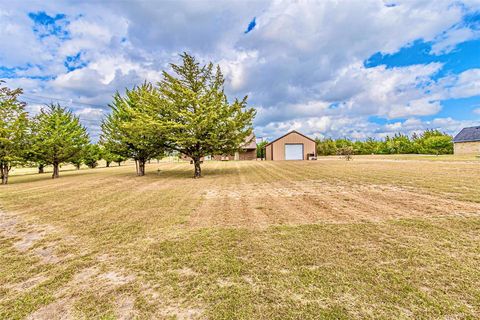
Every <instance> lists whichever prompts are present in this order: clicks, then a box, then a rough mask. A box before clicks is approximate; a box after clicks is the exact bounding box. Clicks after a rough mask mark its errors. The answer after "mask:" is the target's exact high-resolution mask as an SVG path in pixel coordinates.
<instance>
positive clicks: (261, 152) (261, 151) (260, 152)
mask: <svg viewBox="0 0 480 320" xmlns="http://www.w3.org/2000/svg"><path fill="white" fill-rule="evenodd" d="M267 144H268V141H262V142H260V143H258V144H257V158H260V159H262V160H263V159H265V146H266V145H267Z"/></svg>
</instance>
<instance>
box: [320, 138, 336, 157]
mask: <svg viewBox="0 0 480 320" xmlns="http://www.w3.org/2000/svg"><path fill="white" fill-rule="evenodd" d="M315 142H316V144H317V155H320V156H330V155H335V154H337V146H336V144H335V141H333V140H332V139H330V138H328V139H318V138H317V139H315Z"/></svg>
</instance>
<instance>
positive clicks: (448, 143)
mask: <svg viewBox="0 0 480 320" xmlns="http://www.w3.org/2000/svg"><path fill="white" fill-rule="evenodd" d="M316 142H317V154H318V155H320V156H328V155H336V154H342V155H343V154H346V153H350V154H408V153H413V154H436V155H438V154H452V153H453V141H452V136H450V135H448V134H445V133H443V132H440V131H439V130H426V131H424V132H423V133H421V134H413V135H412V136H411V137H409V136H407V135H404V134H401V133H397V134H395V135H394V136H393V137H390V136H387V137H386V138H385V139H382V140H376V139H373V138H368V139H366V140H365V141H352V140H349V139H336V140H333V139H329V138H327V139H316Z"/></svg>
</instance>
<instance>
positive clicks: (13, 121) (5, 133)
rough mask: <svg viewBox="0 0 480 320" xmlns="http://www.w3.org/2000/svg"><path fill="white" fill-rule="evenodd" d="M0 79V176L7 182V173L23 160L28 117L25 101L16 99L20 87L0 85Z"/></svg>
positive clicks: (25, 148)
mask: <svg viewBox="0 0 480 320" xmlns="http://www.w3.org/2000/svg"><path fill="white" fill-rule="evenodd" d="M2 83H3V81H1V80H0V176H1V181H2V182H1V183H2V184H7V183H8V173H9V172H10V169H11V168H12V166H13V165H14V164H15V163H18V162H21V161H23V159H24V157H25V156H26V150H27V135H28V117H27V112H26V111H25V103H23V102H20V101H18V97H19V96H20V95H21V94H22V89H14V90H11V89H9V88H8V87H4V86H1V85H2Z"/></svg>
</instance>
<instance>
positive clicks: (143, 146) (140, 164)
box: [100, 83, 165, 176]
mask: <svg viewBox="0 0 480 320" xmlns="http://www.w3.org/2000/svg"><path fill="white" fill-rule="evenodd" d="M154 94H155V89H154V88H153V86H152V85H151V84H147V83H144V84H143V85H141V86H138V87H134V88H133V89H132V90H126V92H125V96H121V95H120V94H119V93H118V92H117V93H116V94H115V95H114V97H113V102H112V103H111V104H110V108H111V109H112V112H111V113H110V114H109V115H108V116H107V117H106V119H105V120H104V121H103V123H102V135H101V137H100V143H101V144H102V146H104V147H105V149H106V150H108V152H110V153H112V154H115V155H118V156H120V157H121V158H120V159H123V160H124V159H128V158H132V159H134V160H135V164H136V171H137V175H138V176H143V175H145V163H146V162H147V161H148V160H149V159H152V158H155V157H160V156H161V155H162V154H163V153H164V150H165V148H164V146H165V141H164V139H163V136H162V134H160V133H159V132H158V131H157V130H155V128H153V129H152V128H151V127H150V126H148V125H147V124H148V123H147V120H146V118H147V117H148V114H147V113H148V112H150V111H151V101H152V98H153V95H154ZM121 161H122V160H119V161H117V162H119V163H120V162H121Z"/></svg>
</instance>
